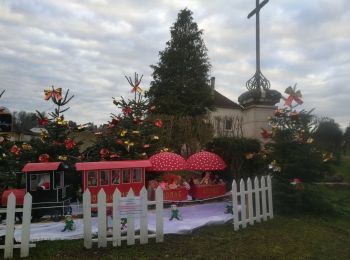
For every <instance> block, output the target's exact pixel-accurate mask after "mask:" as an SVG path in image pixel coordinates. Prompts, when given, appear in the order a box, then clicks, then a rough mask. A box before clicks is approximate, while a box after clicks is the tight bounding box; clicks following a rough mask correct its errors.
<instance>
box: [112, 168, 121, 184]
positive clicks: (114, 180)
mask: <svg viewBox="0 0 350 260" xmlns="http://www.w3.org/2000/svg"><path fill="white" fill-rule="evenodd" d="M119 183H120V170H112V184H119Z"/></svg>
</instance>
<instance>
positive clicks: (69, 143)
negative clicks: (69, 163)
mask: <svg viewBox="0 0 350 260" xmlns="http://www.w3.org/2000/svg"><path fill="white" fill-rule="evenodd" d="M64 145H65V146H66V149H67V150H72V149H73V148H74V146H75V142H74V140H73V139H72V138H67V139H66V140H64Z"/></svg>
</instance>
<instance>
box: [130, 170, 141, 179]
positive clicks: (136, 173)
mask: <svg viewBox="0 0 350 260" xmlns="http://www.w3.org/2000/svg"><path fill="white" fill-rule="evenodd" d="M141 181H142V169H141V168H134V169H133V172H132V182H141Z"/></svg>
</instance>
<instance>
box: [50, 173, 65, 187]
mask: <svg viewBox="0 0 350 260" xmlns="http://www.w3.org/2000/svg"><path fill="white" fill-rule="evenodd" d="M53 184H54V188H55V189H57V188H63V187H64V172H55V174H54V183H53Z"/></svg>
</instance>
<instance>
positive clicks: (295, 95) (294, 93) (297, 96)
mask: <svg viewBox="0 0 350 260" xmlns="http://www.w3.org/2000/svg"><path fill="white" fill-rule="evenodd" d="M296 86H297V85H296V84H295V85H294V87H291V86H289V87H288V88H287V89H286V90H285V91H284V93H286V94H288V95H289V97H288V98H287V99H286V101H285V102H284V105H285V106H289V107H290V106H292V102H293V100H294V101H295V102H297V103H298V104H299V105H301V104H303V103H304V102H303V101H302V100H301V98H302V95H301V92H300V90H296Z"/></svg>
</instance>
